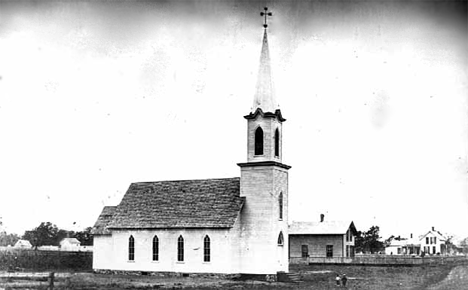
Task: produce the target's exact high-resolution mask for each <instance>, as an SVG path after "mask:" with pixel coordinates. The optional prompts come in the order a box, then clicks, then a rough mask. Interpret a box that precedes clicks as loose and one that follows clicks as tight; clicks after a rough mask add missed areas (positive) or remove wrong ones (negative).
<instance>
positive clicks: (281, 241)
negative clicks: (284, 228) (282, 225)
mask: <svg viewBox="0 0 468 290" xmlns="http://www.w3.org/2000/svg"><path fill="white" fill-rule="evenodd" d="M282 245H284V238H283V232H280V233H279V236H278V246H282Z"/></svg>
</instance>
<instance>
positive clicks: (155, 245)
mask: <svg viewBox="0 0 468 290" xmlns="http://www.w3.org/2000/svg"><path fill="white" fill-rule="evenodd" d="M153 261H159V239H158V236H154V238H153Z"/></svg>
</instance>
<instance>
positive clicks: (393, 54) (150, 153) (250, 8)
mask: <svg viewBox="0 0 468 290" xmlns="http://www.w3.org/2000/svg"><path fill="white" fill-rule="evenodd" d="M265 5H266V6H268V7H269V9H270V10H271V11H272V12H273V17H272V18H271V19H270V25H269V28H268V29H269V44H270V57H271V59H272V73H273V79H274V85H275V88H276V96H277V100H278V102H279V103H280V108H281V111H282V114H283V116H284V117H285V118H286V119H287V121H286V122H285V123H284V127H283V130H284V139H283V142H284V143H283V162H284V163H286V164H288V165H291V166H292V169H291V170H290V171H289V174H290V175H289V176H290V177H289V181H290V185H289V190H290V191H289V201H290V203H289V205H290V208H289V213H290V221H292V220H302V221H316V220H318V219H319V215H320V214H321V213H324V214H325V215H326V217H325V218H326V219H329V220H350V221H351V220H353V221H354V222H355V224H356V226H357V228H358V230H367V229H368V228H369V227H370V226H371V225H378V226H380V228H381V234H382V235H383V236H384V237H387V236H388V235H390V234H396V235H399V234H400V235H409V233H414V234H423V233H424V232H426V231H428V230H429V229H430V228H431V227H432V226H434V227H436V229H438V230H440V231H441V232H443V233H449V234H454V235H457V236H460V237H466V236H468V228H467V227H466V224H468V154H467V153H468V100H467V96H468V86H467V81H468V78H467V77H468V75H467V74H468V73H467V72H468V70H467V68H468V36H467V35H468V29H467V12H466V11H467V6H466V2H465V3H463V2H447V1H443V2H439V1H437V2H426V1H414V2H409V3H408V2H403V1H401V2H400V1H398V2H396V1H379V2H377V1H374V2H370V1H363V2H361V1H359V2H352V1H351V2H349V1H345V2H341V1H312V2H309V1H287V2H286V1H285V2H267V1H260V2H252V1H245V2H242V1H191V2H188V1H187V2H184V1H168V2H166V1H160V2H157V1H156V2H155V3H153V2H135V1H124V2H118V1H103V2H99V3H94V2H91V1H90V2H84V1H83V2H80V1H73V2H72V1H70V2H68V1H62V2H56V1H53V2H24V1H21V2H20V3H16V2H0V137H1V139H0V201H1V202H0V216H1V217H2V220H3V224H4V227H5V228H6V230H7V231H9V232H16V233H19V234H22V233H23V232H24V230H27V229H31V228H34V227H36V226H38V225H39V223H40V222H42V221H50V222H52V223H55V224H57V225H58V226H59V227H60V228H65V229H73V230H81V229H83V228H85V227H88V226H92V225H93V224H94V222H95V220H96V218H97V217H98V215H99V213H100V211H101V209H102V207H103V206H105V205H117V204H118V203H119V202H120V200H121V198H122V196H123V195H124V193H125V191H126V190H127V188H128V186H129V185H130V183H131V182H138V181H159V180H177V179H199V178H220V177H234V176H239V175H240V169H239V167H238V166H237V165H236V163H239V162H245V161H246V159H247V152H246V151H247V150H246V127H247V125H246V120H245V119H244V118H243V116H244V115H246V114H248V113H249V112H250V108H251V105H252V101H253V96H254V91H255V83H256V73H257V70H258V64H259V57H260V49H261V37H262V34H263V28H262V21H263V19H262V17H260V15H259V12H260V11H261V10H262V9H263V7H264V6H265Z"/></svg>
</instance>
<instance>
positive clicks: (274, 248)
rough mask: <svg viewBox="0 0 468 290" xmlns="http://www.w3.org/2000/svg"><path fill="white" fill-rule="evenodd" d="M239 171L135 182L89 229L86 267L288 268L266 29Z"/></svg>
mask: <svg viewBox="0 0 468 290" xmlns="http://www.w3.org/2000/svg"><path fill="white" fill-rule="evenodd" d="M264 27H265V29H264V35H263V43H262V49H261V56H260V68H259V74H258V80H257V86H256V92H255V95H254V105H253V108H252V110H251V112H250V113H249V114H248V115H246V116H244V118H245V119H246V120H247V135H248V138H247V162H244V163H238V164H237V165H238V166H239V167H240V177H234V178H222V179H202V180H178V181H154V182H135V183H132V184H131V185H130V187H129V188H128V190H127V192H126V193H125V195H124V197H123V199H122V201H121V202H120V204H119V205H117V206H106V207H104V209H103V210H102V213H101V215H100V216H99V218H98V220H97V221H96V224H95V226H94V229H93V233H94V252H93V269H94V270H96V271H100V270H112V271H148V272H178V273H224V274H265V275H275V274H277V272H288V247H289V245H288V170H289V169H290V166H288V165H285V164H283V163H282V136H283V134H282V126H283V122H284V121H285V119H284V118H283V117H282V115H281V111H280V110H279V109H278V105H277V103H276V101H275V98H274V94H273V89H272V81H271V72H270V60H269V49H268V39H267V27H266V24H265V25H264Z"/></svg>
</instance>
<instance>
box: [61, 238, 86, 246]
mask: <svg viewBox="0 0 468 290" xmlns="http://www.w3.org/2000/svg"><path fill="white" fill-rule="evenodd" d="M63 243H69V244H73V245H78V246H79V245H80V244H81V243H80V241H78V240H77V239H76V238H64V239H63V240H62V241H61V242H60V244H63Z"/></svg>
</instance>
